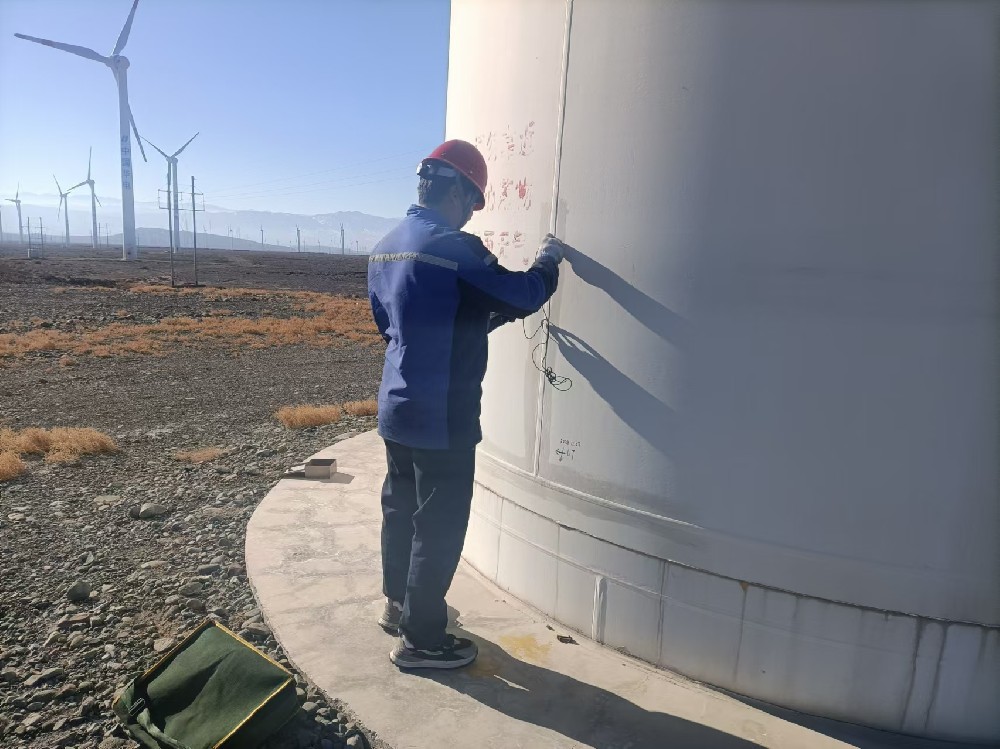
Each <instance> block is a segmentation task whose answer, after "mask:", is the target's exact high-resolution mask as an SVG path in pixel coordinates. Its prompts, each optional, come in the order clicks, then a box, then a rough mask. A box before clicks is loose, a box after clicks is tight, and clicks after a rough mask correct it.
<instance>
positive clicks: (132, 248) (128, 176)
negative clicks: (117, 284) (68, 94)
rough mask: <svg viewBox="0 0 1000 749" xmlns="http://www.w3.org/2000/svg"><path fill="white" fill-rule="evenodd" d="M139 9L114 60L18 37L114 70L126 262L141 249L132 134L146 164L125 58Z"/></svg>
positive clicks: (72, 46)
mask: <svg viewBox="0 0 1000 749" xmlns="http://www.w3.org/2000/svg"><path fill="white" fill-rule="evenodd" d="M138 5H139V0H133V2H132V10H131V11H129V14H128V19H127V20H126V21H125V25H124V26H123V27H122V30H121V33H120V34H119V35H118V41H117V42H116V43H115V48H114V50H112V52H111V55H110V56H105V55H102V54H99V53H97V52H95V51H94V50H92V49H89V48H88V47H80V46H77V45H75V44H64V43H63V42H53V41H50V40H48V39H39V38H38V37H34V36H27V35H25V34H14V36H16V37H17V38H18V39H26V40H27V41H29V42H35V43H36V44H44V45H45V46H46V47H52V48H54V49H60V50H62V51H63V52H69V53H71V54H74V55H77V56H79V57H86V58H87V59H88V60H94V61H95V62H101V63H104V64H105V65H107V66H108V67H109V68H111V72H112V73H113V74H114V76H115V81H116V82H117V84H118V134H119V140H118V142H119V148H120V153H121V176H122V260H135V259H137V258H138V257H139V247H138V243H137V242H136V235H135V194H134V192H133V188H132V136H131V133H130V132H129V126H130V125H131V132H134V133H135V137H136V141H137V142H138V144H139V153H141V154H142V160H143V161H145V160H146V152H145V151H144V150H143V148H142V142H141V141H139V131H138V129H136V126H135V118H133V117H132V110H131V108H130V107H129V104H128V66H129V61H128V58H127V57H125V56H124V55H122V54H121V52H122V50H124V49H125V45H126V43H127V42H128V36H129V33H130V32H131V31H132V19H133V18H135V9H136V7H137V6H138Z"/></svg>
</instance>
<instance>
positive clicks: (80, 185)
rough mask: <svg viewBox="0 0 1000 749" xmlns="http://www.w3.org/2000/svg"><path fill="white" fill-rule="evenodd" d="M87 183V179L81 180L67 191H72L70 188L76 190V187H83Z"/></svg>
mask: <svg viewBox="0 0 1000 749" xmlns="http://www.w3.org/2000/svg"><path fill="white" fill-rule="evenodd" d="M85 184H87V180H84V181H83V182H80V183H79V184H76V185H73V186H72V187H71V188H69V190H67V191H66V192H70V190H75V189H76V188H78V187H83V186H84V185H85Z"/></svg>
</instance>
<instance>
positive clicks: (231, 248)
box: [229, 226, 233, 252]
mask: <svg viewBox="0 0 1000 749" xmlns="http://www.w3.org/2000/svg"><path fill="white" fill-rule="evenodd" d="M229 251H230V252H232V251H233V227H231V226H230V227H229Z"/></svg>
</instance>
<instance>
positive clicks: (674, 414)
mask: <svg viewBox="0 0 1000 749" xmlns="http://www.w3.org/2000/svg"><path fill="white" fill-rule="evenodd" d="M447 130H448V137H465V138H475V139H476V141H477V142H478V143H479V145H480V147H481V148H482V149H483V150H484V152H485V153H486V154H487V158H488V161H489V167H490V183H491V188H490V193H491V194H490V195H489V196H488V206H487V210H486V211H484V212H483V214H481V215H479V216H477V217H476V219H475V221H474V222H473V224H472V225H471V227H470V229H471V230H472V231H476V232H477V233H479V234H481V235H482V236H483V237H484V239H485V240H486V241H487V243H488V244H490V245H491V246H492V247H493V249H494V252H496V253H497V254H498V255H500V256H501V262H503V263H504V264H506V265H507V266H508V267H512V268H521V267H523V266H524V265H526V264H527V263H529V262H530V260H531V258H532V256H533V254H534V250H535V248H536V247H537V244H538V241H539V239H540V237H541V236H542V235H543V234H544V233H545V232H546V231H548V230H549V228H550V226H552V225H553V223H554V224H555V226H556V228H557V230H558V234H559V235H560V236H562V237H564V238H565V239H566V240H567V241H568V242H570V243H571V244H573V245H575V246H576V247H578V248H579V250H580V254H579V255H578V256H575V257H573V258H571V259H570V260H569V262H567V263H564V266H563V268H564V270H563V278H562V282H561V285H560V289H559V292H558V293H557V295H556V297H555V298H554V300H553V304H552V307H551V321H552V330H551V339H550V342H549V345H548V349H547V355H548V359H547V361H548V364H549V365H550V366H551V367H552V368H553V369H554V371H555V372H556V373H557V374H559V375H566V376H569V377H571V378H572V380H573V386H572V389H571V390H569V391H568V392H558V391H556V390H554V389H553V388H551V387H549V386H548V385H544V386H542V383H543V380H542V377H541V375H540V374H539V372H538V371H537V369H536V368H535V366H534V364H533V363H532V360H531V352H532V351H533V349H534V347H535V346H536V344H538V343H540V342H542V341H543V340H544V336H543V334H539V335H538V336H537V337H536V338H535V339H533V340H532V341H530V342H529V341H526V340H525V336H524V333H523V332H522V329H521V327H520V326H518V325H511V326H507V328H505V329H503V330H501V331H499V332H498V333H496V334H494V336H493V338H491V351H490V368H489V372H488V375H487V381H486V384H485V394H484V403H483V422H484V431H485V440H484V443H483V446H482V450H481V456H480V467H479V473H478V486H477V495H476V500H475V508H474V517H473V522H472V524H471V527H470V534H469V540H468V543H467V545H466V557H467V558H468V559H469V560H470V561H471V562H472V563H473V564H474V565H476V566H477V567H478V568H479V569H480V570H482V571H483V572H484V573H486V574H488V575H489V576H490V577H492V578H494V579H495V580H497V582H498V583H500V584H501V585H502V586H504V587H505V588H507V589H509V590H510V591H512V592H513V593H515V594H516V595H518V596H520V597H521V598H523V599H524V600H526V601H528V602H529V603H531V604H533V605H534V606H536V607H538V608H539V609H541V610H543V611H545V612H547V613H549V614H551V615H553V616H555V617H556V618H558V619H560V620H561V621H563V622H565V623H566V624H568V625H569V626H571V627H575V628H576V629H578V630H580V631H582V632H585V633H587V634H590V635H592V636H594V637H595V638H597V639H599V640H601V641H602V642H606V643H608V644H611V645H614V646H618V647H624V648H626V649H628V650H629V651H630V652H632V653H633V654H635V655H638V656H639V657H642V658H644V659H646V660H649V661H651V662H653V663H657V664H661V665H664V666H667V667H670V668H674V669H676V670H678V671H681V672H683V673H686V674H689V675H691V676H693V677H695V678H698V679H702V680H705V681H708V682H711V683H714V684H718V685H720V686H723V687H727V688H730V689H733V690H735V691H738V692H741V693H744V694H748V695H752V696H755V697H759V698H762V699H765V700H769V701H772V702H776V703H779V704H784V705H788V706H791V707H794V708H797V709H802V710H805V711H808V712H814V713H818V714H823V715H828V716H832V717H836V718H841V719H844V720H849V721H854V722H860V723H866V724H870V725H874V726H878V727H881V728H886V729H889V730H896V731H903V732H907V733H914V734H921V735H928V736H937V737H948V738H955V739H965V740H991V739H992V740H995V739H1000V709H998V708H997V705H1000V501H998V478H1000V477H998V472H1000V471H998V468H1000V419H998V413H1000V411H998V406H1000V403H998V388H1000V357H998V353H1000V351H998V349H1000V343H998V335H1000V329H998V327H1000V326H998V314H997V313H998V270H1000V267H998V265H1000V263H998V247H1000V209H998V205H1000V202H998V201H1000V3H997V2H980V1H978V0H970V1H968V2H966V1H965V0H924V1H923V2H899V1H897V0H866V1H865V2H851V3H847V2H842V0H814V1H813V2H795V1H793V0H627V2H621V1H620V0H575V2H562V1H557V0H546V1H545V2H539V0H508V1H507V2H502V3H500V2H493V1H492V0H453V3H452V33H451V61H450V67H449V84H448V118H447ZM557 154H559V155H557ZM554 201H556V203H557V205H556V206H555V207H554V205H553V203H554ZM537 324H538V320H537V319H536V320H534V321H532V323H531V325H529V326H528V328H529V330H528V332H529V333H530V332H531V331H532V330H533V329H534V327H535V326H536V325H537ZM536 353H537V354H541V353H542V349H539V350H538V351H537V352H536Z"/></svg>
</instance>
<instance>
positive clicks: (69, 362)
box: [59, 354, 79, 367]
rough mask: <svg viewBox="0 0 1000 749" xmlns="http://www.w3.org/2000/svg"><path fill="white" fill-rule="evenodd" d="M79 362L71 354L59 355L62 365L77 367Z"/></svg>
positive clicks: (60, 364)
mask: <svg viewBox="0 0 1000 749" xmlns="http://www.w3.org/2000/svg"><path fill="white" fill-rule="evenodd" d="M77 364H79V362H78V361H77V360H76V359H74V358H73V357H72V356H70V355H69V354H63V355H62V356H60V357H59V366H60V367H75V366H76V365H77Z"/></svg>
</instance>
